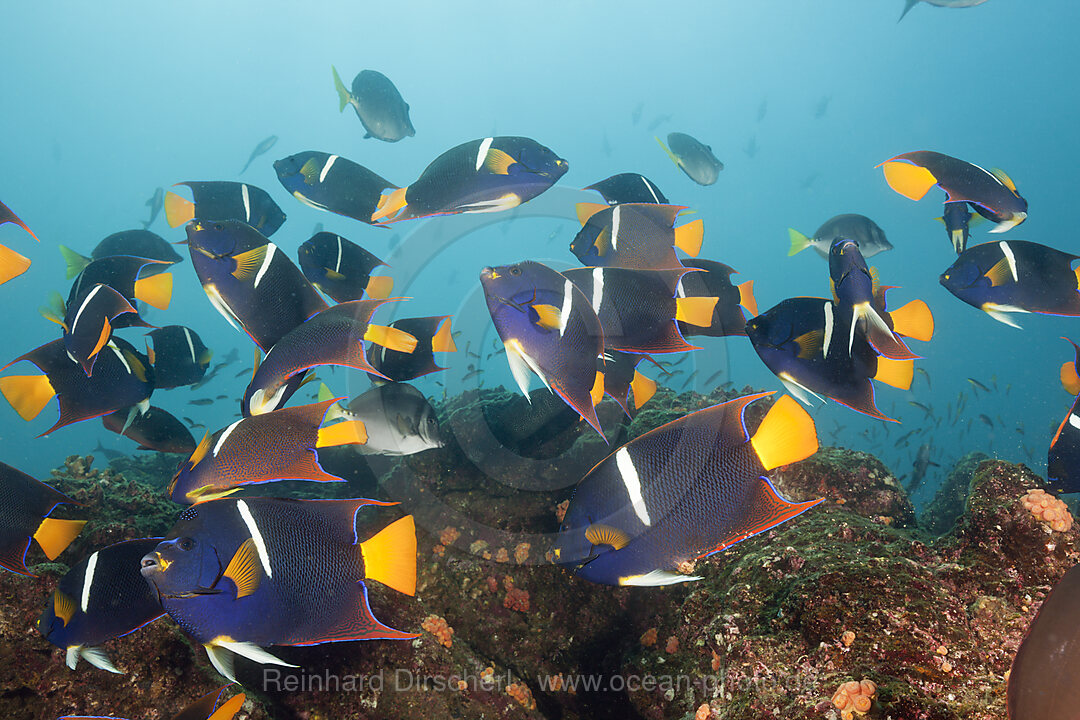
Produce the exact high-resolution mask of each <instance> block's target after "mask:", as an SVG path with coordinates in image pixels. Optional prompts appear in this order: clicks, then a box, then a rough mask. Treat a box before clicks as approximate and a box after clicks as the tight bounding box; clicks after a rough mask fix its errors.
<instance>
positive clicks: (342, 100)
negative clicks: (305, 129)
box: [330, 65, 349, 112]
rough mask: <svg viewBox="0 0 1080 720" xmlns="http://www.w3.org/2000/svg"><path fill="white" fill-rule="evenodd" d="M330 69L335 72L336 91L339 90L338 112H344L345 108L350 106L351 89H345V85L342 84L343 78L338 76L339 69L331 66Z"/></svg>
mask: <svg viewBox="0 0 1080 720" xmlns="http://www.w3.org/2000/svg"><path fill="white" fill-rule="evenodd" d="M330 69H331V70H333V71H334V89H335V90H337V96H338V112H344V111H345V106H346V105H348V104H349V89H348V88H346V87H345V83H343V82H341V76H340V75H338V71H337V68H336V67H334V66H333V65H331V66H330Z"/></svg>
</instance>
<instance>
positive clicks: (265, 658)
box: [203, 637, 300, 682]
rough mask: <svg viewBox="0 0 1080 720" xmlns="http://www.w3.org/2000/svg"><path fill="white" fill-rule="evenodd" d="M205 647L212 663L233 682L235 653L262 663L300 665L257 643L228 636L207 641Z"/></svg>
mask: <svg viewBox="0 0 1080 720" xmlns="http://www.w3.org/2000/svg"><path fill="white" fill-rule="evenodd" d="M203 647H204V648H206V655H207V657H209V658H210V663H211V664H212V665H213V666H214V669H215V670H217V671H218V672H219V673H221V674H222V675H224V676H225V677H226V678H228V679H229V680H231V681H232V682H236V675H235V672H234V671H233V664H234V661H233V654H236V655H239V656H241V657H246V658H247V659H248V660H251V661H252V662H256V663H259V664H262V665H280V666H282V667H300V666H299V665H293V664H291V663H287V662H285V661H284V660H280V659H278V658H277V657H275V656H274V655H272V654H270V653H269V652H267V651H266V650H264V649H262V648H261V647H259V646H258V645H256V644H255V643H249V642H236V641H234V640H231V639H228V638H223V637H216V638H214V639H213V640H211V641H210V642H208V643H205V644H204V645H203Z"/></svg>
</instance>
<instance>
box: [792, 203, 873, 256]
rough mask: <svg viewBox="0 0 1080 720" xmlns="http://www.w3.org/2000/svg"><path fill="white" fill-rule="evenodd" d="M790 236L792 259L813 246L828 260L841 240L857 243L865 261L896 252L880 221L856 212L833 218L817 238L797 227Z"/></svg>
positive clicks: (816, 232)
mask: <svg viewBox="0 0 1080 720" xmlns="http://www.w3.org/2000/svg"><path fill="white" fill-rule="evenodd" d="M788 237H790V238H791V249H790V250H788V256H789V257H790V256H791V255H795V254H798V253H801V252H802V251H803V250H805V249H806V248H808V247H812V248H814V250H816V251H817V253H818V254H819V255H821V256H822V257H823V258H828V257H829V248H831V247H832V244H833V243H834V242H835V241H836V240H837V239H839V238H847V239H848V240H854V241H855V242H857V243H858V244H859V250H860V251H861V252H862V256H863V257H864V258H869V257H873V256H874V255H877V254H878V253H881V252H885V251H886V250H892V249H893V246H892V243H890V242H889V241H888V239H887V238H886V237H885V231H884V230H882V229H881V228H880V227H879V226H878V224H877V223H876V222H874V221H873V220H871V219H870V218H868V217H866V216H865V215H857V214H855V213H845V214H843V215H836V216H834V217H831V218H829V219H828V220H826V221H825V222H823V223H822V224H821V227H819V228H818V229H817V230H815V231H814V236H813V237H807V236H806V235H803V234H802V233H801V232H799V231H798V230H796V229H795V228H788Z"/></svg>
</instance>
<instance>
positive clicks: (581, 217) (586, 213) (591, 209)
mask: <svg viewBox="0 0 1080 720" xmlns="http://www.w3.org/2000/svg"><path fill="white" fill-rule="evenodd" d="M607 207H609V206H608V205H605V204H604V203H578V204H577V219H578V222H579V223H581V224H582V225H585V223H587V222H589V218H591V217H592V216H593V215H595V214H596V213H598V212H600V211H601V210H604V209H606V208H607Z"/></svg>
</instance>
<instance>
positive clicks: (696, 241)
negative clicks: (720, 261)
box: [675, 218, 705, 257]
mask: <svg viewBox="0 0 1080 720" xmlns="http://www.w3.org/2000/svg"><path fill="white" fill-rule="evenodd" d="M704 237H705V222H704V221H703V220H702V219H701V218H698V219H697V220H695V221H694V222H688V223H686V224H685V225H680V226H679V227H677V228H675V247H677V248H679V249H680V250H682V251H683V252H684V253H686V254H687V255H689V256H690V257H697V256H698V253H700V252H701V241H702V238H704Z"/></svg>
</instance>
